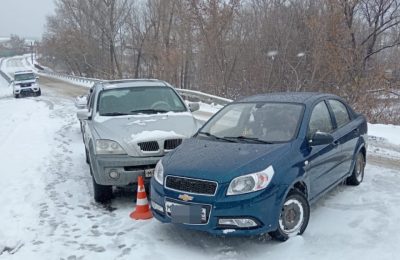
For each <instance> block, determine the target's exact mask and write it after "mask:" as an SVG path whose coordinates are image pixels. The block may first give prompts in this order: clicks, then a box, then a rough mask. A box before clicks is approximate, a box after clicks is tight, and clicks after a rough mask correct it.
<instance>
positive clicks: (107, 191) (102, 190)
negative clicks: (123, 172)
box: [92, 177, 112, 203]
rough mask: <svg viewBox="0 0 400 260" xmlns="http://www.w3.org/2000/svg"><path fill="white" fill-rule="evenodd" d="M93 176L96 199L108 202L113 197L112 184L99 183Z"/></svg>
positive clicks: (100, 201) (99, 201)
mask: <svg viewBox="0 0 400 260" xmlns="http://www.w3.org/2000/svg"><path fill="white" fill-rule="evenodd" d="M92 178H93V191H94V201H96V202H98V203H106V202H109V201H110V200H111V199H112V186H108V185H100V184H97V183H96V181H95V179H94V177H92Z"/></svg>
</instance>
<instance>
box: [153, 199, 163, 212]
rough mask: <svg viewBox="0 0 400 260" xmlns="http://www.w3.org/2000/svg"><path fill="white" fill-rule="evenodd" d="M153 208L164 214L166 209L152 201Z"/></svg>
mask: <svg viewBox="0 0 400 260" xmlns="http://www.w3.org/2000/svg"><path fill="white" fill-rule="evenodd" d="M151 207H152V208H153V209H155V210H157V211H161V212H162V213H164V207H162V206H160V205H158V204H157V203H155V202H154V201H151Z"/></svg>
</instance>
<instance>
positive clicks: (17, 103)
mask: <svg viewBox="0 0 400 260" xmlns="http://www.w3.org/2000/svg"><path fill="white" fill-rule="evenodd" d="M46 84H47V83H46ZM7 89H8V86H7V84H6V82H5V81H2V80H1V79H0V93H1V91H3V90H4V91H5V92H7V91H6V90H7ZM203 108H204V107H203ZM213 109H215V108H212V107H211V108H210V107H208V108H205V111H206V112H208V113H212V112H213V111H214V110H213ZM75 112H76V109H75V107H74V102H73V98H71V97H68V96H65V95H61V94H59V92H57V91H56V89H54V88H52V86H51V85H48V86H42V96H41V97H36V98H34V97H33V98H21V99H14V98H12V97H11V95H7V94H6V95H3V96H0V140H2V141H1V142H0V160H1V162H2V163H1V165H2V170H1V171H0V191H1V193H0V205H1V210H0V259H142V258H143V259H183V258H186V259H193V260H195V259H355V258H360V259H398V253H397V248H398V244H399V242H400V225H399V224H398V223H400V210H399V209H398V205H400V189H399V183H400V168H396V167H393V165H396V164H395V163H396V161H398V160H399V159H400V152H399V151H400V145H399V144H398V143H397V139H395V138H396V137H397V138H398V136H400V133H399V127H392V126H382V125H369V130H370V133H372V134H373V135H376V136H371V137H370V140H371V143H372V144H373V145H370V147H369V150H368V153H369V155H370V158H374V157H375V156H378V157H379V158H385V159H386V161H380V162H378V163H373V164H372V163H369V164H367V167H366V172H365V180H364V182H363V183H362V184H361V185H360V186H358V187H350V186H339V187H337V188H336V189H334V190H333V191H332V192H330V193H329V194H327V195H326V196H325V197H324V198H322V199H321V200H320V201H319V202H317V203H316V204H315V205H313V207H312V212H311V219H310V223H309V226H308V228H307V230H306V232H305V233H304V235H303V236H301V237H295V238H292V239H290V240H289V241H287V242H285V243H279V242H276V241H271V240H270V239H269V237H268V236H262V237H250V238H240V237H226V238H224V237H214V236H211V235H208V234H206V233H200V232H196V231H189V230H185V229H181V228H178V227H176V226H173V225H164V224H161V223H159V222H158V221H156V220H155V219H151V220H148V221H134V220H132V219H130V218H129V213H130V212H131V211H132V210H133V208H134V206H135V203H134V202H135V194H134V192H131V191H125V190H120V191H118V192H117V194H116V199H115V200H114V201H113V202H112V204H111V205H108V206H106V207H104V206H99V205H98V204H96V203H94V201H93V190H92V182H91V178H90V174H89V169H88V166H87V164H86V162H85V156H84V146H83V143H82V139H81V134H80V129H79V123H78V121H77V119H76V116H75ZM382 151H384V152H382ZM369 161H370V160H369Z"/></svg>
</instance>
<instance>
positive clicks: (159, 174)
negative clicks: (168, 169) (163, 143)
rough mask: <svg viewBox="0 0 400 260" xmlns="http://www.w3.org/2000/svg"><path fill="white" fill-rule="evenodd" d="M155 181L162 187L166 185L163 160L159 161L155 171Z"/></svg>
mask: <svg viewBox="0 0 400 260" xmlns="http://www.w3.org/2000/svg"><path fill="white" fill-rule="evenodd" d="M154 179H155V180H156V181H157V182H158V183H160V184H161V185H164V167H163V165H162V161H161V160H159V161H158V163H157V165H156V168H155V169H154Z"/></svg>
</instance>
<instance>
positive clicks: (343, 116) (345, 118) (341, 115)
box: [329, 100, 350, 128]
mask: <svg viewBox="0 0 400 260" xmlns="http://www.w3.org/2000/svg"><path fill="white" fill-rule="evenodd" d="M329 105H330V106H331V108H332V111H333V114H334V115H335V119H336V124H337V128H340V127H342V126H344V125H345V124H347V123H348V122H350V116H349V112H348V111H347V108H346V106H345V105H344V104H343V103H342V102H340V101H337V100H329Z"/></svg>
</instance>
